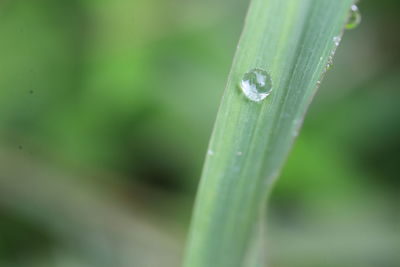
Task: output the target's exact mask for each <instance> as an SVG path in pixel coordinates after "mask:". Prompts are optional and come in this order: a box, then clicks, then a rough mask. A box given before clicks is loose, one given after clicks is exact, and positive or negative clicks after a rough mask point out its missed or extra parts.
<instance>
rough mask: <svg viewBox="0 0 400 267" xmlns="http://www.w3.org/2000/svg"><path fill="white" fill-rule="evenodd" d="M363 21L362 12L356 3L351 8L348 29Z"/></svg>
mask: <svg viewBox="0 0 400 267" xmlns="http://www.w3.org/2000/svg"><path fill="white" fill-rule="evenodd" d="M360 22H361V13H360V10H359V9H358V7H357V6H356V5H352V6H351V8H350V15H349V19H348V20H347V24H346V29H347V30H351V29H354V28H356V27H357V26H358V25H359V24H360Z"/></svg>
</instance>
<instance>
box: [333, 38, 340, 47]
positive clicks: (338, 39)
mask: <svg viewBox="0 0 400 267" xmlns="http://www.w3.org/2000/svg"><path fill="white" fill-rule="evenodd" d="M340 41H342V37H340V36H335V37H333V42H334V43H335V45H336V46H339V44H340Z"/></svg>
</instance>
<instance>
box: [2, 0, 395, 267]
mask: <svg viewBox="0 0 400 267" xmlns="http://www.w3.org/2000/svg"><path fill="white" fill-rule="evenodd" d="M247 5H248V1H244V0H238V1H232V0H217V1H215V0H214V1H211V0H186V1H183V0H169V1H162V0H135V1H128V0H113V1H112V0H100V1H94V0H58V1H54V0H35V1H31V0H2V1H0V266H7V267H8V266H10V267H17V266H18V267H19V266H21V267H22V266H24V267H25V266H32V267H36V266H56V267H78V266H79V267H83V266H85V267H89V266H96V267H97V266H100V267H101V266H116V267H120V266H121V267H125V266H130V267H131V266H135V267H136V266H166V267H168V266H174V267H175V266H179V264H180V262H181V257H182V253H183V247H184V242H185V235H186V232H187V229H188V224H189V221H190V215H191V208H192V204H193V199H194V195H195V190H196V186H197V183H198V179H199V177H200V173H201V167H202V162H203V159H204V155H205V152H206V149H207V143H208V139H209V136H210V133H211V130H212V125H213V121H214V118H215V116H216V112H217V108H218V103H219V100H220V98H221V96H222V92H223V88H224V83H225V81H226V77H227V75H228V72H229V68H230V64H231V62H232V57H233V55H234V51H235V47H236V44H237V41H238V38H239V35H240V31H241V29H242V24H243V19H244V16H245V12H246V8H247ZM399 7H400V2H399V1H397V0H380V1H373V0H364V1H362V2H361V3H360V9H361V11H362V14H363V22H362V24H361V25H360V27H359V28H357V29H355V30H352V31H348V32H346V33H345V35H344V38H343V41H342V44H341V46H340V47H339V49H338V51H337V56H336V58H335V63H334V66H333V68H332V69H331V70H330V71H329V73H328V74H327V75H326V77H325V79H324V81H323V83H322V86H321V89H320V92H319V94H318V95H317V97H316V99H315V101H314V103H313V104H312V106H311V108H310V112H309V113H308V116H307V118H306V120H305V123H304V127H303V130H302V132H301V134H300V136H299V138H298V140H297V142H296V144H295V146H294V149H293V151H292V154H291V155H290V157H289V159H288V163H287V165H286V166H285V168H284V170H283V171H282V175H281V177H280V179H279V180H278V182H277V183H276V186H275V188H274V190H273V193H272V195H271V197H270V203H269V209H268V220H267V221H268V226H267V229H268V230H267V233H268V243H267V245H268V261H269V266H271V267H281V266H282V267H286V266H287V267H298V266H299V267H300V266H301V267H303V266H304V267H305V266H308V267H312V266H341V267H342V266H352V267H354V266H360V267H361V266H362V267H368V266H379V267H396V266H400V188H399V186H400V175H399V173H400V168H399V164H400V156H399V154H400V138H399V137H400V104H399V103H400V88H399V84H400V49H399V47H400V35H399V30H398V29H399V26H400V22H399V19H398V14H399V10H400V9H399Z"/></svg>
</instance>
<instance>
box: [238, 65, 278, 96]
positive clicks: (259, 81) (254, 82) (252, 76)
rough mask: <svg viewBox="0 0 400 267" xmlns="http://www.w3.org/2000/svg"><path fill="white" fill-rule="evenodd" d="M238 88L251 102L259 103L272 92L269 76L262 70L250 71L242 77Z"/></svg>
mask: <svg viewBox="0 0 400 267" xmlns="http://www.w3.org/2000/svg"><path fill="white" fill-rule="evenodd" d="M240 87H241V88H242V91H243V93H244V95H245V96H246V97H247V98H248V99H250V100H251V101H255V102H260V101H261V100H263V99H265V98H266V97H267V96H268V95H269V94H270V93H271V91H272V81H271V76H270V75H269V74H268V72H266V71H265V70H262V69H252V70H251V71H249V72H247V73H245V74H244V75H243V79H242V81H241V82H240Z"/></svg>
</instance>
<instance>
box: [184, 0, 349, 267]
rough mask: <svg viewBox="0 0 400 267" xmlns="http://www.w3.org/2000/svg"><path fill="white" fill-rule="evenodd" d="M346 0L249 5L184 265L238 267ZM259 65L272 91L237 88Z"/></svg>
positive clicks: (270, 0)
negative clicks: (261, 94)
mask: <svg viewBox="0 0 400 267" xmlns="http://www.w3.org/2000/svg"><path fill="white" fill-rule="evenodd" d="M353 2H354V1H353V0H340V1H339V0H253V1H251V4H250V7H249V10H248V13H247V17H246V22H245V27H244V30H243V32H242V35H241V38H240V41H239V45H238V48H237V51H236V55H235V58H234V62H233V65H232V67H231V71H230V74H229V77H228V82H227V86H226V89H225V92H224V96H223V98H222V102H221V105H220V108H219V111H218V115H217V119H216V122H215V125H214V130H213V134H212V137H211V141H210V145H209V153H208V155H207V157H206V162H205V165H204V169H203V173H202V177H201V181H200V185H199V189H198V193H197V197H196V203H195V207H194V213H193V218H192V223H191V228H190V232H189V238H188V243H187V249H186V254H185V259H184V266H185V267H205V266H207V267H213V266H216V267H235V266H243V263H244V260H245V255H246V253H247V250H248V247H249V242H250V236H251V235H252V233H253V232H254V230H255V226H256V224H257V222H258V221H259V219H260V216H261V214H262V209H263V207H264V203H265V202H266V197H267V195H268V194H267V193H268V191H269V190H270V187H271V186H272V183H273V181H274V180H275V179H276V177H277V175H278V173H279V171H280V169H281V167H282V166H283V164H284V162H285V159H286V157H287V155H288V153H289V151H290V148H291V146H292V143H293V141H294V139H295V138H296V136H297V134H298V131H299V128H300V126H301V124H302V121H303V118H304V115H305V112H306V110H307V108H308V106H309V104H310V102H311V100H312V98H313V96H314V94H315V92H316V90H317V88H318V84H319V81H320V80H321V78H322V76H323V74H324V73H325V71H326V66H327V64H328V62H329V61H330V60H331V56H332V55H333V53H334V51H335V49H336V45H335V42H334V41H333V38H334V37H335V36H341V35H342V32H343V28H344V25H345V23H346V20H347V18H348V15H349V10H350V6H351V5H352V4H353ZM254 68H261V69H264V70H266V71H268V73H269V74H270V75H271V78H272V83H273V90H272V93H271V95H270V96H268V97H267V98H266V99H265V100H263V101H261V102H252V101H250V100H248V99H247V98H246V97H245V96H244V95H243V94H242V92H241V91H240V89H239V83H240V81H241V79H242V77H243V74H244V73H246V72H248V71H249V70H251V69H254Z"/></svg>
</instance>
